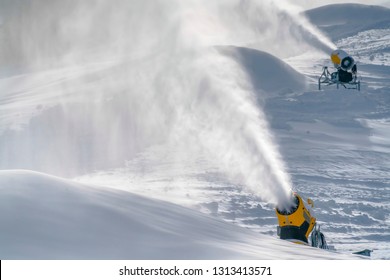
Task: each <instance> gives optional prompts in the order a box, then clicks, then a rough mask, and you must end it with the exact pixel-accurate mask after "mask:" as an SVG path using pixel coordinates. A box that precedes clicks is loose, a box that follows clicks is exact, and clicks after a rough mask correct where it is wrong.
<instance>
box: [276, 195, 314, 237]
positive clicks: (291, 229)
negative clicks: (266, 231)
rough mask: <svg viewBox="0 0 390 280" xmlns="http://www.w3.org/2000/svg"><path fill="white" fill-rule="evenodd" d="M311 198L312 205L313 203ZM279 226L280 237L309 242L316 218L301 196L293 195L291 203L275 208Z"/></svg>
mask: <svg viewBox="0 0 390 280" xmlns="http://www.w3.org/2000/svg"><path fill="white" fill-rule="evenodd" d="M312 203H313V202H312V201H311V200H310V203H309V204H310V205H312ZM275 212H276V216H277V217H278V222H279V226H278V227H277V230H278V235H279V236H280V239H285V240H289V241H293V242H296V243H301V244H308V237H309V234H310V232H311V231H312V230H313V228H314V225H315V223H316V219H315V218H314V217H313V216H312V215H311V214H310V212H309V210H308V208H307V207H306V205H305V203H304V201H303V200H302V198H301V196H300V195H298V194H297V193H293V195H292V203H291V204H290V205H284V206H283V205H278V206H277V207H276V209H275Z"/></svg>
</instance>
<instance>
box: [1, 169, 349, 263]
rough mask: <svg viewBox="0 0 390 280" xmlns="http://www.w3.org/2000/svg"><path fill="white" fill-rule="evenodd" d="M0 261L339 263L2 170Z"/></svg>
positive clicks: (120, 197)
mask: <svg viewBox="0 0 390 280" xmlns="http://www.w3.org/2000/svg"><path fill="white" fill-rule="evenodd" d="M0 233H1V234H0V248H1V250H0V258H1V259H338V258H340V259H345V258H349V257H350V258H354V257H355V256H352V255H351V256H346V255H341V254H338V253H333V252H326V251H323V250H319V249H315V248H311V247H304V246H300V245H296V244H291V243H289V242H286V241H282V240H278V239H276V238H273V237H270V236H265V235H260V234H258V233H255V232H253V231H250V230H248V229H245V228H242V227H239V226H236V225H232V224H230V223H226V222H223V221H220V220H217V219H215V218H212V217H209V216H206V215H204V214H201V213H199V212H197V211H194V210H191V209H187V208H184V207H181V206H178V205H174V204H171V203H168V202H162V201H159V200H154V199H149V198H146V197H142V196H138V195H135V194H132V193H129V192H124V191H119V190H113V189H109V188H101V187H100V188H97V187H91V186H86V185H82V184H78V183H75V182H72V181H67V180H64V179H60V178H57V177H53V176H49V175H45V174H41V173H37V172H31V171H21V170H13V171H0Z"/></svg>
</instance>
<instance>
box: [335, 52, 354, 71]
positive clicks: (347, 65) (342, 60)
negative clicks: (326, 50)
mask: <svg viewBox="0 0 390 280" xmlns="http://www.w3.org/2000/svg"><path fill="white" fill-rule="evenodd" d="M330 59H331V60H332V62H333V64H334V66H335V68H336V69H340V68H341V69H343V70H344V71H349V70H351V69H352V67H353V66H354V65H355V60H354V59H353V58H352V56H349V55H348V54H347V53H346V52H345V51H343V50H334V51H333V52H332V53H331V55H330Z"/></svg>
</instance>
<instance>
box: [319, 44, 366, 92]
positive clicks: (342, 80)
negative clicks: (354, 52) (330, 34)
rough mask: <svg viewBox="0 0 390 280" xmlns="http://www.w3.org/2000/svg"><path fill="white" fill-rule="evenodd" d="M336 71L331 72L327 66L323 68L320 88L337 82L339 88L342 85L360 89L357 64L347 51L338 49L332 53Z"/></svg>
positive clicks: (331, 56)
mask: <svg viewBox="0 0 390 280" xmlns="http://www.w3.org/2000/svg"><path fill="white" fill-rule="evenodd" d="M330 59H331V61H332V62H333V65H334V67H335V68H336V69H337V71H336V72H333V73H330V72H329V70H328V67H327V66H324V67H323V68H322V74H321V76H320V77H319V78H318V90H321V85H322V84H325V85H328V86H329V85H333V84H336V85H337V88H339V85H342V86H343V87H344V88H346V89H357V90H360V81H359V80H358V78H357V66H356V63H355V60H354V59H353V58H352V56H350V55H349V54H348V53H347V52H345V51H343V50H340V49H337V50H334V51H333V52H332V53H331V54H330Z"/></svg>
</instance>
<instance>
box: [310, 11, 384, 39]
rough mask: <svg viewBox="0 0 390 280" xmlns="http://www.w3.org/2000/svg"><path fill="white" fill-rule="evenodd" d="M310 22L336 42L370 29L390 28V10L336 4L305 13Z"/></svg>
mask: <svg viewBox="0 0 390 280" xmlns="http://www.w3.org/2000/svg"><path fill="white" fill-rule="evenodd" d="M305 14H306V16H307V17H308V18H309V20H310V21H311V22H312V23H314V24H315V25H317V26H318V27H319V28H320V29H322V30H323V31H324V32H325V33H327V34H328V36H330V37H331V39H332V40H334V41H336V40H339V39H342V38H345V37H349V36H353V35H356V34H358V33H359V32H361V31H366V30H370V29H385V28H390V9H388V8H385V7H381V6H373V5H361V4H334V5H326V6H322V7H319V8H315V9H311V10H308V11H306V12H305Z"/></svg>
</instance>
